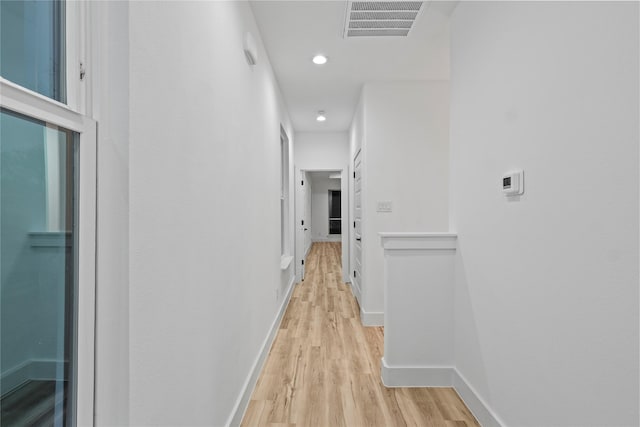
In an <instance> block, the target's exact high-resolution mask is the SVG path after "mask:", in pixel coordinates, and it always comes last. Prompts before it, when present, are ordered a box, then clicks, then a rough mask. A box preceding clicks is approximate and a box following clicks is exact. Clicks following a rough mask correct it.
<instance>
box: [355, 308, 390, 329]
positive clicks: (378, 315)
mask: <svg viewBox="0 0 640 427" xmlns="http://www.w3.org/2000/svg"><path fill="white" fill-rule="evenodd" d="M360 321H361V322H362V324H363V325H364V326H384V312H382V311H365V310H363V309H362V304H360Z"/></svg>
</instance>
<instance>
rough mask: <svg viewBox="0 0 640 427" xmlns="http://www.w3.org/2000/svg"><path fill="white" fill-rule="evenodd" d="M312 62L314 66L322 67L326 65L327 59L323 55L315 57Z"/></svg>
mask: <svg viewBox="0 0 640 427" xmlns="http://www.w3.org/2000/svg"><path fill="white" fill-rule="evenodd" d="M312 61H313V63H314V64H316V65H324V64H326V63H327V57H326V56H324V55H316V56H314V57H313V60H312Z"/></svg>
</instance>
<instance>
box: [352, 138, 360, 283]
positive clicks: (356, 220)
mask: <svg viewBox="0 0 640 427" xmlns="http://www.w3.org/2000/svg"><path fill="white" fill-rule="evenodd" d="M361 167H362V156H361V151H360V150H359V151H358V152H357V153H356V155H355V157H354V158H353V227H354V233H353V234H354V242H353V277H352V280H353V284H354V286H355V288H356V290H357V293H358V294H360V293H361V290H362V274H361V272H362V172H361Z"/></svg>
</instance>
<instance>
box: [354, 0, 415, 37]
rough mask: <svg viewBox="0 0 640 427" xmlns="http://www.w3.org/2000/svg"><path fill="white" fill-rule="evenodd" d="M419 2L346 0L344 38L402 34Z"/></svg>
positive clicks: (405, 31) (408, 27) (406, 32)
mask: <svg viewBox="0 0 640 427" xmlns="http://www.w3.org/2000/svg"><path fill="white" fill-rule="evenodd" d="M423 5H424V2H422V1H351V0H350V1H348V4H347V13H346V19H345V25H344V37H345V38H348V37H389V36H391V37H406V36H408V35H409V31H411V27H412V26H413V23H414V22H415V20H416V19H417V18H418V16H419V15H420V13H421V12H422V9H424V6H423Z"/></svg>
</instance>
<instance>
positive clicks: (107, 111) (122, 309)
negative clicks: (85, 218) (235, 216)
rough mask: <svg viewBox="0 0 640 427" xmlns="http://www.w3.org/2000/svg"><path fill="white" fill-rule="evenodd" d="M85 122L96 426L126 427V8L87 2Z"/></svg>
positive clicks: (127, 73) (127, 7)
mask: <svg viewBox="0 0 640 427" xmlns="http://www.w3.org/2000/svg"><path fill="white" fill-rule="evenodd" d="M89 6H90V10H91V14H90V16H91V25H89V27H90V28H91V30H92V37H91V46H90V49H91V59H90V62H89V66H88V70H89V72H88V73H87V81H88V83H87V86H88V90H89V91H90V92H91V95H92V98H91V99H93V102H90V103H89V104H88V106H89V111H88V115H90V116H93V117H94V118H95V119H96V121H97V122H98V128H99V131H98V137H99V140H98V153H97V156H98V165H97V166H98V168H97V171H98V189H97V195H98V200H97V210H98V219H97V238H96V242H97V253H96V255H97V260H96V264H97V278H96V335H95V338H96V354H95V356H96V365H95V369H96V374H95V420H96V425H97V426H102V425H104V426H122V425H128V424H129V4H128V3H127V2H107V1H105V2H91V3H90V4H89Z"/></svg>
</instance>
